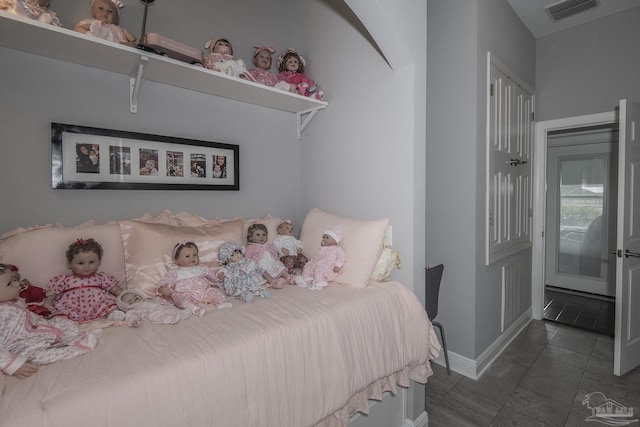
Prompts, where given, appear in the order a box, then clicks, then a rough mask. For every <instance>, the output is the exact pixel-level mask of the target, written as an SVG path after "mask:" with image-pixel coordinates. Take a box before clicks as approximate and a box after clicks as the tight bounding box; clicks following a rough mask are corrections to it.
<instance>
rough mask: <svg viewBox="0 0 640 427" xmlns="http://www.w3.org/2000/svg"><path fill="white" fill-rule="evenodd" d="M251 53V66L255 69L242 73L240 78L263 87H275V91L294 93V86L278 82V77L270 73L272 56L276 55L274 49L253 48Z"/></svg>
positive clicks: (269, 47)
mask: <svg viewBox="0 0 640 427" xmlns="http://www.w3.org/2000/svg"><path fill="white" fill-rule="evenodd" d="M253 48H254V49H255V51H254V52H253V59H252V62H253V65H255V66H256V67H255V68H253V69H251V70H249V71H246V72H244V73H242V75H241V76H240V77H242V78H243V79H246V80H249V81H252V82H256V83H261V84H263V85H265V86H271V87H275V88H276V89H280V90H284V91H286V92H295V91H296V86H295V85H292V84H289V83H287V82H285V81H278V77H277V76H276V75H275V74H274V73H272V72H271V64H272V61H273V54H274V53H276V48H275V47H272V46H254V47H253Z"/></svg>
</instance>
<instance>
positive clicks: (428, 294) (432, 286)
mask: <svg viewBox="0 0 640 427" xmlns="http://www.w3.org/2000/svg"><path fill="white" fill-rule="evenodd" d="M425 271H426V279H425V294H424V295H425V296H424V308H425V310H427V316H428V317H429V320H433V319H435V318H436V316H437V315H438V297H439V295H440V282H441V281H442V273H443V272H444V264H438V265H436V266H433V267H427V268H425Z"/></svg>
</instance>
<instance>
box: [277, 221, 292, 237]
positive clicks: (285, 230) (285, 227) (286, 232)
mask: <svg viewBox="0 0 640 427" xmlns="http://www.w3.org/2000/svg"><path fill="white" fill-rule="evenodd" d="M278 233H280V234H282V235H283V236H293V225H292V224H286V223H285V224H282V225H281V226H280V227H278Z"/></svg>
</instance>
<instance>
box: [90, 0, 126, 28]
mask: <svg viewBox="0 0 640 427" xmlns="http://www.w3.org/2000/svg"><path fill="white" fill-rule="evenodd" d="M91 16H93V17H94V18H95V19H98V20H99V21H102V23H103V24H114V25H118V22H119V19H118V9H117V8H116V5H115V4H113V2H112V1H111V0H94V1H93V3H92V4H91Z"/></svg>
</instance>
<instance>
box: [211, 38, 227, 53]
mask: <svg viewBox="0 0 640 427" xmlns="http://www.w3.org/2000/svg"><path fill="white" fill-rule="evenodd" d="M213 53H222V54H227V55H231V46H230V45H229V42H228V41H226V40H218V41H217V42H216V45H215V46H214V47H213Z"/></svg>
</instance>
